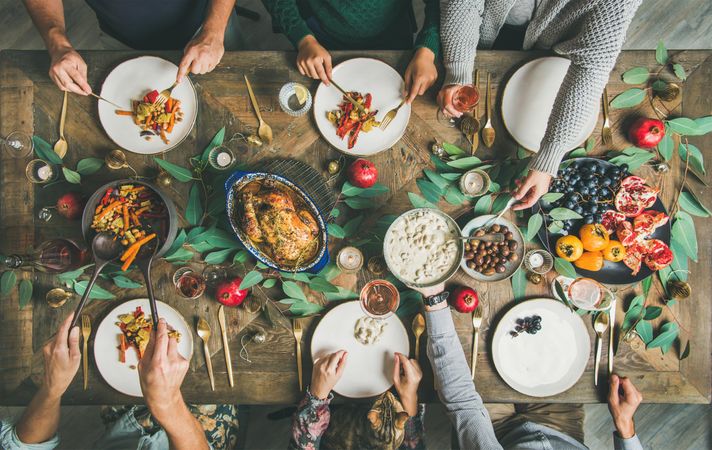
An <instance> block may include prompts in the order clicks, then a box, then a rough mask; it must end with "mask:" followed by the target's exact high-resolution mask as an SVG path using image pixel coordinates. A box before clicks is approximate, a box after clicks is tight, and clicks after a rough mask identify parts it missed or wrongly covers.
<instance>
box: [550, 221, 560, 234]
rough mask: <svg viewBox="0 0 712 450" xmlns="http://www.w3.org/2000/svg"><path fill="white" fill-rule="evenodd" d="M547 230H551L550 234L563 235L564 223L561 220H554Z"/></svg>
mask: <svg viewBox="0 0 712 450" xmlns="http://www.w3.org/2000/svg"><path fill="white" fill-rule="evenodd" d="M546 229H547V230H549V233H551V234H559V233H561V230H563V229H564V222H562V221H560V220H554V221H553V222H551V223H550V224H549V225H547V226H546Z"/></svg>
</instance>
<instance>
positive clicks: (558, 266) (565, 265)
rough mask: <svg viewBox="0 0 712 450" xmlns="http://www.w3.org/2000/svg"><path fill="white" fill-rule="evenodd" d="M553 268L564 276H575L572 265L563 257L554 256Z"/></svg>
mask: <svg viewBox="0 0 712 450" xmlns="http://www.w3.org/2000/svg"><path fill="white" fill-rule="evenodd" d="M554 270H556V271H557V272H558V273H559V274H561V275H563V276H565V277H569V278H576V269H575V268H574V265H573V264H571V263H570V262H568V261H566V260H565V259H563V258H559V257H556V258H554Z"/></svg>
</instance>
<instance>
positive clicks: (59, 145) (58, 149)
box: [54, 91, 67, 158]
mask: <svg viewBox="0 0 712 450" xmlns="http://www.w3.org/2000/svg"><path fill="white" fill-rule="evenodd" d="M66 117H67V91H64V100H63V101H62V114H61V115H60V116H59V139H58V140H57V142H55V144H54V152H55V153H56V154H57V155H59V157H60V158H64V155H66V154H67V140H66V139H64V119H65V118H66Z"/></svg>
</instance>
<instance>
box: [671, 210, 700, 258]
mask: <svg viewBox="0 0 712 450" xmlns="http://www.w3.org/2000/svg"><path fill="white" fill-rule="evenodd" d="M671 236H672V240H673V241H675V242H677V243H678V244H680V246H681V249H682V250H683V251H684V252H685V254H686V255H687V256H688V257H689V258H690V259H692V260H693V261H695V262H697V234H696V232H695V223H694V222H693V220H692V217H691V216H690V215H689V214H687V213H686V212H685V211H678V212H677V213H676V214H675V221H674V222H673V224H672V231H671Z"/></svg>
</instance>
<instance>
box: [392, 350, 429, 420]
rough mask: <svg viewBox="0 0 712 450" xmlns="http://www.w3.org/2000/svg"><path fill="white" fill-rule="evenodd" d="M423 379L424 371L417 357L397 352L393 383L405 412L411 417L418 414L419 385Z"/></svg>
mask: <svg viewBox="0 0 712 450" xmlns="http://www.w3.org/2000/svg"><path fill="white" fill-rule="evenodd" d="M421 379H423V371H422V370H420V365H418V361H416V360H415V359H408V358H407V357H406V356H405V355H403V354H401V353H398V352H396V353H395V365H394V366H393V385H394V386H395V388H396V391H397V392H398V396H399V397H400V399H401V403H403V407H404V408H405V412H407V413H408V415H409V416H410V417H413V416H415V415H416V414H418V385H419V384H420V380H421Z"/></svg>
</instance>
